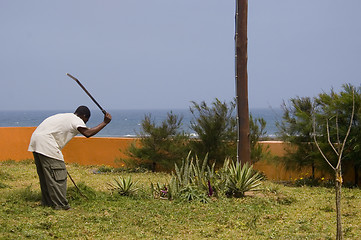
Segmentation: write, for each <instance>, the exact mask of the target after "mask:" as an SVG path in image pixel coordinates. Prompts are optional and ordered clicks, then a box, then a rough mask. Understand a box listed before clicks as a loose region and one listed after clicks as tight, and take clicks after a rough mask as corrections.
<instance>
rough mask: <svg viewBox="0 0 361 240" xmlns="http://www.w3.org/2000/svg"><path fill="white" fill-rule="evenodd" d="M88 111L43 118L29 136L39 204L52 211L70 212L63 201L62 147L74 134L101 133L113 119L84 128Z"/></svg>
mask: <svg viewBox="0 0 361 240" xmlns="http://www.w3.org/2000/svg"><path fill="white" fill-rule="evenodd" d="M89 118H90V110H89V108H87V107H86V106H80V107H78V108H77V109H76V110H75V112H74V113H61V114H56V115H53V116H51V117H48V118H47V119H45V120H44V121H43V122H42V123H41V124H40V125H39V126H38V127H37V128H36V129H35V131H34V133H33V135H32V136H31V140H30V145H29V149H28V151H30V152H33V155H34V160H35V164H36V171H37V173H38V175H39V181H40V188H41V204H42V205H43V206H50V207H53V208H54V209H64V210H68V209H70V206H69V204H68V200H67V199H66V181H67V171H66V167H65V163H64V157H63V154H62V152H61V150H62V149H63V147H64V146H65V145H66V144H67V143H68V142H69V141H70V140H71V139H72V138H73V137H74V136H76V135H77V134H79V133H81V134H83V135H84V136H85V137H87V138H88V137H91V136H93V135H95V134H97V133H98V132H99V131H100V130H102V129H103V128H104V127H105V126H106V125H107V124H108V123H109V122H110V121H111V119H112V116H111V115H110V114H109V113H106V114H105V115H104V121H103V122H102V123H100V124H99V125H98V126H96V127H93V128H87V126H86V125H85V124H86V123H87V122H88V120H89Z"/></svg>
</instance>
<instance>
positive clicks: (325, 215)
mask: <svg viewBox="0 0 361 240" xmlns="http://www.w3.org/2000/svg"><path fill="white" fill-rule="evenodd" d="M67 168H68V170H69V172H70V174H71V176H72V177H73V179H74V180H75V181H76V183H77V184H78V186H79V188H80V189H81V190H82V191H83V193H84V194H85V195H87V196H88V198H89V199H88V200H87V199H84V198H82V197H81V196H80V195H79V194H78V193H77V191H76V189H75V188H74V187H73V185H72V183H71V181H70V179H68V198H69V201H70V204H71V206H72V210H71V211H59V210H58V211H56V210H53V209H51V208H47V207H41V206H40V190H39V185H38V178H37V174H36V170H35V165H34V164H33V163H30V162H29V161H26V162H24V163H16V162H11V161H7V162H5V163H0V183H1V184H2V185H3V186H4V187H3V188H0V192H1V194H0V205H1V207H0V239H39V240H40V239H334V238H335V230H336V213H335V204H334V191H333V189H330V188H322V187H313V188H312V187H286V186H283V185H277V184H274V183H271V182H264V183H263V186H264V189H265V190H264V191H261V192H257V193H255V194H249V195H247V196H246V197H244V198H239V199H235V198H224V199H214V200H211V201H210V202H209V203H207V204H203V203H198V202H190V203H188V202H180V201H168V200H156V199H153V198H152V197H151V196H150V195H151V191H150V182H153V183H155V182H160V183H164V182H166V181H168V180H169V178H170V176H169V175H168V174H163V173H126V172H118V173H105V174H95V173H94V172H98V171H95V170H97V167H83V166H78V165H75V164H72V165H68V166H67ZM118 176H121V177H128V176H131V177H132V179H133V180H134V181H138V184H137V186H138V187H140V190H139V191H138V193H137V195H136V196H133V197H122V196H118V195H111V192H110V191H109V190H108V189H107V183H109V182H112V181H113V179H114V178H115V177H118ZM342 195H343V198H342V207H343V210H342V215H343V216H342V221H343V230H344V236H345V239H361V228H360V227H359V222H360V219H361V211H360V209H361V190H360V189H347V188H344V189H343V192H342Z"/></svg>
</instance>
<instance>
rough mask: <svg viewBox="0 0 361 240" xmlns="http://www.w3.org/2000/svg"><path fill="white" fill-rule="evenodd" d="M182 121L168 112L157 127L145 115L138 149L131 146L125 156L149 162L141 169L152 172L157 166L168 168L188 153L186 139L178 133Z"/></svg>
mask: <svg viewBox="0 0 361 240" xmlns="http://www.w3.org/2000/svg"><path fill="white" fill-rule="evenodd" d="M182 120H183V118H182V117H180V116H178V115H175V114H173V113H172V112H170V113H168V115H167V119H166V120H164V121H163V122H162V123H161V124H160V125H159V126H157V125H156V123H155V121H154V119H152V117H151V115H150V114H149V115H146V116H145V117H144V120H143V121H142V124H141V126H142V131H141V132H140V134H139V137H140V142H141V144H140V147H137V146H136V145H135V144H132V145H131V146H130V148H129V149H128V152H127V154H128V155H129V156H130V158H132V159H142V160H143V161H144V160H145V161H149V162H150V165H148V166H145V165H143V166H142V167H148V168H149V169H152V170H153V171H155V169H156V165H157V164H160V165H162V166H163V167H165V168H169V167H170V166H172V165H173V164H174V162H176V161H177V160H178V159H181V156H184V154H185V153H186V152H187V151H188V150H187V140H188V137H187V136H185V134H184V133H183V132H181V131H180V127H181V125H182Z"/></svg>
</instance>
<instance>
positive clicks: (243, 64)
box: [235, 0, 251, 164]
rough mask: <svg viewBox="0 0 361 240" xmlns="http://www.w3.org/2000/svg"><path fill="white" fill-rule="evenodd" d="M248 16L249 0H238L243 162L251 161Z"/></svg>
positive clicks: (239, 145) (238, 85)
mask: <svg viewBox="0 0 361 240" xmlns="http://www.w3.org/2000/svg"><path fill="white" fill-rule="evenodd" d="M247 17H248V0H236V34H235V45H236V49H235V52H236V59H235V60H236V64H235V65H236V95H237V97H236V101H237V117H238V142H237V160H239V161H241V163H242V164H244V163H246V162H250V160H251V159H250V158H251V150H250V139H249V110H248V73H247V60H248V55H247V44H248V38H247Z"/></svg>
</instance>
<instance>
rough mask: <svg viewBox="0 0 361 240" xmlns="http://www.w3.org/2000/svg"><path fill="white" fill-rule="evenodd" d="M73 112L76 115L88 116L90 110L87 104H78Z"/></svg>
mask: <svg viewBox="0 0 361 240" xmlns="http://www.w3.org/2000/svg"><path fill="white" fill-rule="evenodd" d="M74 114H76V115H78V116H85V117H86V118H88V119H89V118H90V110H89V108H88V107H87V106H79V107H78V108H77V109H76V110H75V112H74Z"/></svg>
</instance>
